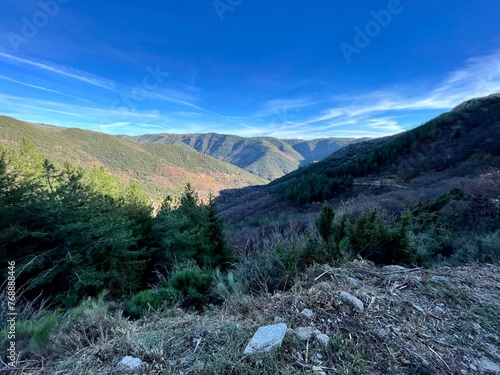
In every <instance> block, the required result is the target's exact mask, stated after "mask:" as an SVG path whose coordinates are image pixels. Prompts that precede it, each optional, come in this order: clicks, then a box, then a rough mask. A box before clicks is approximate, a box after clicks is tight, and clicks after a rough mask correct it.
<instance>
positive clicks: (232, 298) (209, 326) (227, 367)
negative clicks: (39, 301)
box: [18, 262, 500, 375]
mask: <svg viewBox="0 0 500 375" xmlns="http://www.w3.org/2000/svg"><path fill="white" fill-rule="evenodd" d="M226 297H227V299H226V302H225V303H224V304H223V305H222V306H219V307H214V308H213V309H211V310H209V311H206V312H204V313H189V312H185V311H183V310H181V309H179V308H172V307H171V308H167V309H166V310H165V311H161V312H157V313H153V314H152V315H150V316H148V317H147V318H143V319H142V320H139V321H129V320H127V319H125V318H123V317H121V316H120V311H113V309H112V308H110V306H109V305H107V304H103V303H98V302H95V303H93V304H89V305H88V306H87V307H86V310H85V312H83V313H81V314H80V315H79V316H78V319H74V320H73V321H71V320H67V321H68V322H72V323H71V324H66V326H64V327H63V326H61V327H60V328H59V331H58V332H57V333H56V334H55V335H54V337H53V340H52V343H51V349H50V351H49V352H48V353H47V354H46V355H45V357H44V358H43V359H42V360H40V359H37V360H36V359H33V360H30V361H24V362H21V363H20V364H19V368H18V371H19V372H18V373H22V374H31V373H32V374H60V375H62V374H75V375H76V374H78V375H83V374H122V373H130V374H186V375H187V374H273V375H275V374H316V375H325V374H329V375H330V374H332V375H333V374H500V318H499V315H498V314H499V311H500V267H499V266H493V265H483V266H472V267H463V268H437V269H432V270H424V269H418V268H417V269H406V268H402V267H398V266H389V267H384V268H380V267H375V266H374V265H372V264H371V263H368V262H352V263H349V264H347V265H345V266H343V267H342V268H332V267H328V266H319V265H318V266H315V267H313V268H311V269H310V270H309V271H308V272H307V273H306V274H305V275H304V276H303V278H302V280H301V282H299V283H298V284H297V285H295V286H294V287H293V288H292V289H291V290H289V291H286V292H281V293H275V294H273V295H267V296H248V295H243V294H239V293H233V294H231V295H229V296H226ZM82 311H83V310H82ZM283 323H284V324H286V328H285V329H286V331H285V332H286V333H285V334H284V338H283V342H282V343H281V345H278V346H277V347H276V348H274V349H273V350H271V351H269V352H266V353H256V354H244V350H245V348H246V346H247V344H248V343H249V341H250V339H251V338H252V336H253V335H254V333H255V332H256V330H257V329H258V328H259V327H261V326H267V325H275V324H280V327H283ZM283 333H284V332H283ZM247 353H249V352H248V351H247ZM125 356H130V357H132V358H127V359H126V360H125V361H124V365H119V363H120V361H121V360H122V359H123V358H124V357H125ZM134 366H137V367H136V368H135V369H128V367H130V368H133V367H134Z"/></svg>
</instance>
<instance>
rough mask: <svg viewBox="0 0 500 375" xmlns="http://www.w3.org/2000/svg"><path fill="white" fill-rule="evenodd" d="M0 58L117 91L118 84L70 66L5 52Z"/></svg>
mask: <svg viewBox="0 0 500 375" xmlns="http://www.w3.org/2000/svg"><path fill="white" fill-rule="evenodd" d="M0 57H1V58H3V59H4V60H6V61H8V62H10V63H17V64H24V65H29V66H32V67H35V68H38V69H41V70H44V71H48V72H51V73H55V74H59V75H62V76H65V77H69V78H73V79H76V80H78V81H82V82H85V83H88V84H90V85H93V86H97V87H101V88H104V89H106V90H111V91H116V88H115V87H116V84H115V83H114V82H113V81H111V80H108V79H105V78H101V77H98V76H96V75H93V74H91V73H87V72H84V71H82V70H78V69H75V68H71V67H68V66H62V65H56V64H54V63H52V62H45V61H34V60H28V59H23V58H21V57H17V56H14V55H10V54H8V53H5V52H0Z"/></svg>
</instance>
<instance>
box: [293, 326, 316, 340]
mask: <svg viewBox="0 0 500 375" xmlns="http://www.w3.org/2000/svg"><path fill="white" fill-rule="evenodd" d="M294 331H295V334H296V335H297V336H298V337H299V339H301V340H309V339H310V338H311V337H313V336H314V335H316V334H318V333H321V332H320V331H318V330H317V329H315V328H312V327H298V328H295V330H294Z"/></svg>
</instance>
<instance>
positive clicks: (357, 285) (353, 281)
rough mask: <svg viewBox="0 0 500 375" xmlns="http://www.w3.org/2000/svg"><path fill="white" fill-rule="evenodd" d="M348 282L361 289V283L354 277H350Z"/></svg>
mask: <svg viewBox="0 0 500 375" xmlns="http://www.w3.org/2000/svg"><path fill="white" fill-rule="evenodd" d="M347 282H348V283H349V284H351V285H352V286H353V287H355V288H359V286H360V285H361V284H360V282H359V281H358V280H356V279H355V278H354V277H348V278H347Z"/></svg>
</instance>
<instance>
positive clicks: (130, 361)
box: [119, 355, 142, 370]
mask: <svg viewBox="0 0 500 375" xmlns="http://www.w3.org/2000/svg"><path fill="white" fill-rule="evenodd" d="M119 366H122V367H125V368H126V369H127V370H135V369H137V368H139V367H141V366H142V361H141V360H140V359H139V358H134V357H131V356H129V355H128V356H126V357H123V358H122V360H121V361H120V363H119Z"/></svg>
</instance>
